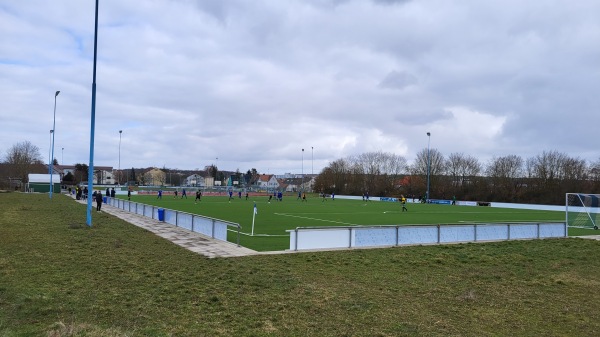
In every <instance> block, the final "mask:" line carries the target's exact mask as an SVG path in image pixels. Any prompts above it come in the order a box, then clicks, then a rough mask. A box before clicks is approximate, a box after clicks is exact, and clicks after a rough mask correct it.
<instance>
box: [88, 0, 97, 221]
mask: <svg viewBox="0 0 600 337" xmlns="http://www.w3.org/2000/svg"><path fill="white" fill-rule="evenodd" d="M98 1H99V0H96V14H95V22H94V70H93V75H92V116H91V126H90V164H89V165H88V195H89V197H88V198H87V200H88V202H87V222H86V224H87V225H88V226H89V227H92V198H91V197H92V191H93V188H94V129H95V128H96V61H97V55H98Z"/></svg>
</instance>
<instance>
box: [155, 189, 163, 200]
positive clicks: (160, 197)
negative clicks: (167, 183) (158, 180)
mask: <svg viewBox="0 0 600 337" xmlns="http://www.w3.org/2000/svg"><path fill="white" fill-rule="evenodd" d="M156 199H162V190H158V196H157V197H156Z"/></svg>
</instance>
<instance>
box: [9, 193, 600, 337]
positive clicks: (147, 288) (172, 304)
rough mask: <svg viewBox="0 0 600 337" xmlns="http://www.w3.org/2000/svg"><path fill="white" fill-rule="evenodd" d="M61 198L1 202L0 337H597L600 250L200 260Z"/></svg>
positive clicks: (460, 249)
mask: <svg viewBox="0 0 600 337" xmlns="http://www.w3.org/2000/svg"><path fill="white" fill-rule="evenodd" d="M93 224H94V225H93V227H91V228H88V227H87V226H85V206H84V205H81V204H78V203H76V202H74V201H73V200H72V199H70V198H68V197H64V196H61V195H57V196H55V197H54V198H53V199H52V200H49V198H48V196H47V195H45V194H31V195H27V194H20V193H3V194H0V336H509V335H510V336H595V335H599V334H600V319H599V318H600V317H599V316H600V314H599V312H600V295H598V291H597V290H596V286H598V284H599V283H600V242H598V241H595V240H584V239H577V238H569V239H551V240H534V241H510V242H496V243H477V244H456V245H443V246H413V247H396V248H384V249H372V250H350V251H333V252H304V253H295V254H281V255H258V256H249V257H243V258H227V259H224V258H217V259H208V258H205V257H203V256H200V255H197V254H194V253H192V252H190V251H187V250H185V249H183V248H181V247H179V246H176V245H174V244H172V243H171V242H169V241H166V240H164V239H161V238H159V237H157V236H155V235H153V234H152V233H150V232H147V231H145V230H143V229H140V228H138V227H135V226H133V225H130V224H128V223H126V222H124V221H122V220H120V219H117V218H114V217H112V216H110V215H108V214H105V213H94V214H93Z"/></svg>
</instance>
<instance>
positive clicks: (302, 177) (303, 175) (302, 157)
mask: <svg viewBox="0 0 600 337" xmlns="http://www.w3.org/2000/svg"><path fill="white" fill-rule="evenodd" d="M302 192H304V149H302Z"/></svg>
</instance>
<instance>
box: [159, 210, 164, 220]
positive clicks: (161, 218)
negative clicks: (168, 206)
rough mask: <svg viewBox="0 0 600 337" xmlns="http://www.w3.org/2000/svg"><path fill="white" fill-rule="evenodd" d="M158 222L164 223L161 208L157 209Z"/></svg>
mask: <svg viewBox="0 0 600 337" xmlns="http://www.w3.org/2000/svg"><path fill="white" fill-rule="evenodd" d="M158 221H165V210H164V209H162V208H159V209H158Z"/></svg>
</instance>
